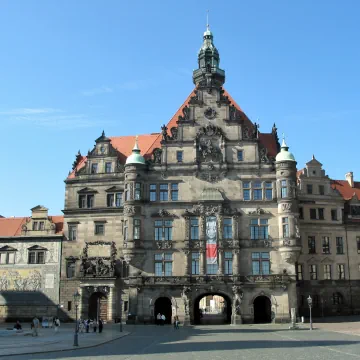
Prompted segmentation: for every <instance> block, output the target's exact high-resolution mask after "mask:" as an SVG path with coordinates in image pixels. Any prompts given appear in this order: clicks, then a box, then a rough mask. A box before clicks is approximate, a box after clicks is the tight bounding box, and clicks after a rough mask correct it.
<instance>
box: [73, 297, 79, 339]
mask: <svg viewBox="0 0 360 360" xmlns="http://www.w3.org/2000/svg"><path fill="white" fill-rule="evenodd" d="M79 301H80V294H79V292H78V291H77V290H76V293H75V294H74V303H75V334H74V346H79V341H78V334H79V326H78V307H79Z"/></svg>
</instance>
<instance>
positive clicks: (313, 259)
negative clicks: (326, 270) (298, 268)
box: [306, 256, 320, 264]
mask: <svg viewBox="0 0 360 360" xmlns="http://www.w3.org/2000/svg"><path fill="white" fill-rule="evenodd" d="M306 262H307V263H312V264H318V263H319V262H320V259H318V258H316V257H315V256H312V257H311V258H310V259H308V260H307V261H306Z"/></svg>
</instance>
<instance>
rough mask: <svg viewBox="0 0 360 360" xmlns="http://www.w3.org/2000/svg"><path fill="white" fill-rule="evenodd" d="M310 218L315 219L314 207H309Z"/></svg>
mask: <svg viewBox="0 0 360 360" xmlns="http://www.w3.org/2000/svg"><path fill="white" fill-rule="evenodd" d="M310 219H311V220H316V209H310Z"/></svg>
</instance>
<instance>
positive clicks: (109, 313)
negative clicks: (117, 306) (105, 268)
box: [107, 287, 114, 321]
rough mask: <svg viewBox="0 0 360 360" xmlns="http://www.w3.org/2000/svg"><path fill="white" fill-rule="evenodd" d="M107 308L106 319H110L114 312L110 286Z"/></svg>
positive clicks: (112, 293) (112, 291)
mask: <svg viewBox="0 0 360 360" xmlns="http://www.w3.org/2000/svg"><path fill="white" fill-rule="evenodd" d="M107 305H108V308H107V320H108V321H112V320H114V319H113V314H114V288H113V287H110V289H109V295H108V303H107Z"/></svg>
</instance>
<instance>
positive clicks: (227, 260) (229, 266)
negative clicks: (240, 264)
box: [224, 251, 233, 275]
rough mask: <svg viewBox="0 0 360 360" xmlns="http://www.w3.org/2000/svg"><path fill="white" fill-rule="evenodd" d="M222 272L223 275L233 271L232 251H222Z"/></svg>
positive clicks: (230, 273)
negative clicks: (223, 267)
mask: <svg viewBox="0 0 360 360" xmlns="http://www.w3.org/2000/svg"><path fill="white" fill-rule="evenodd" d="M224 264H225V269H224V274H225V275H232V273H233V253H232V251H225V252H224Z"/></svg>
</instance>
